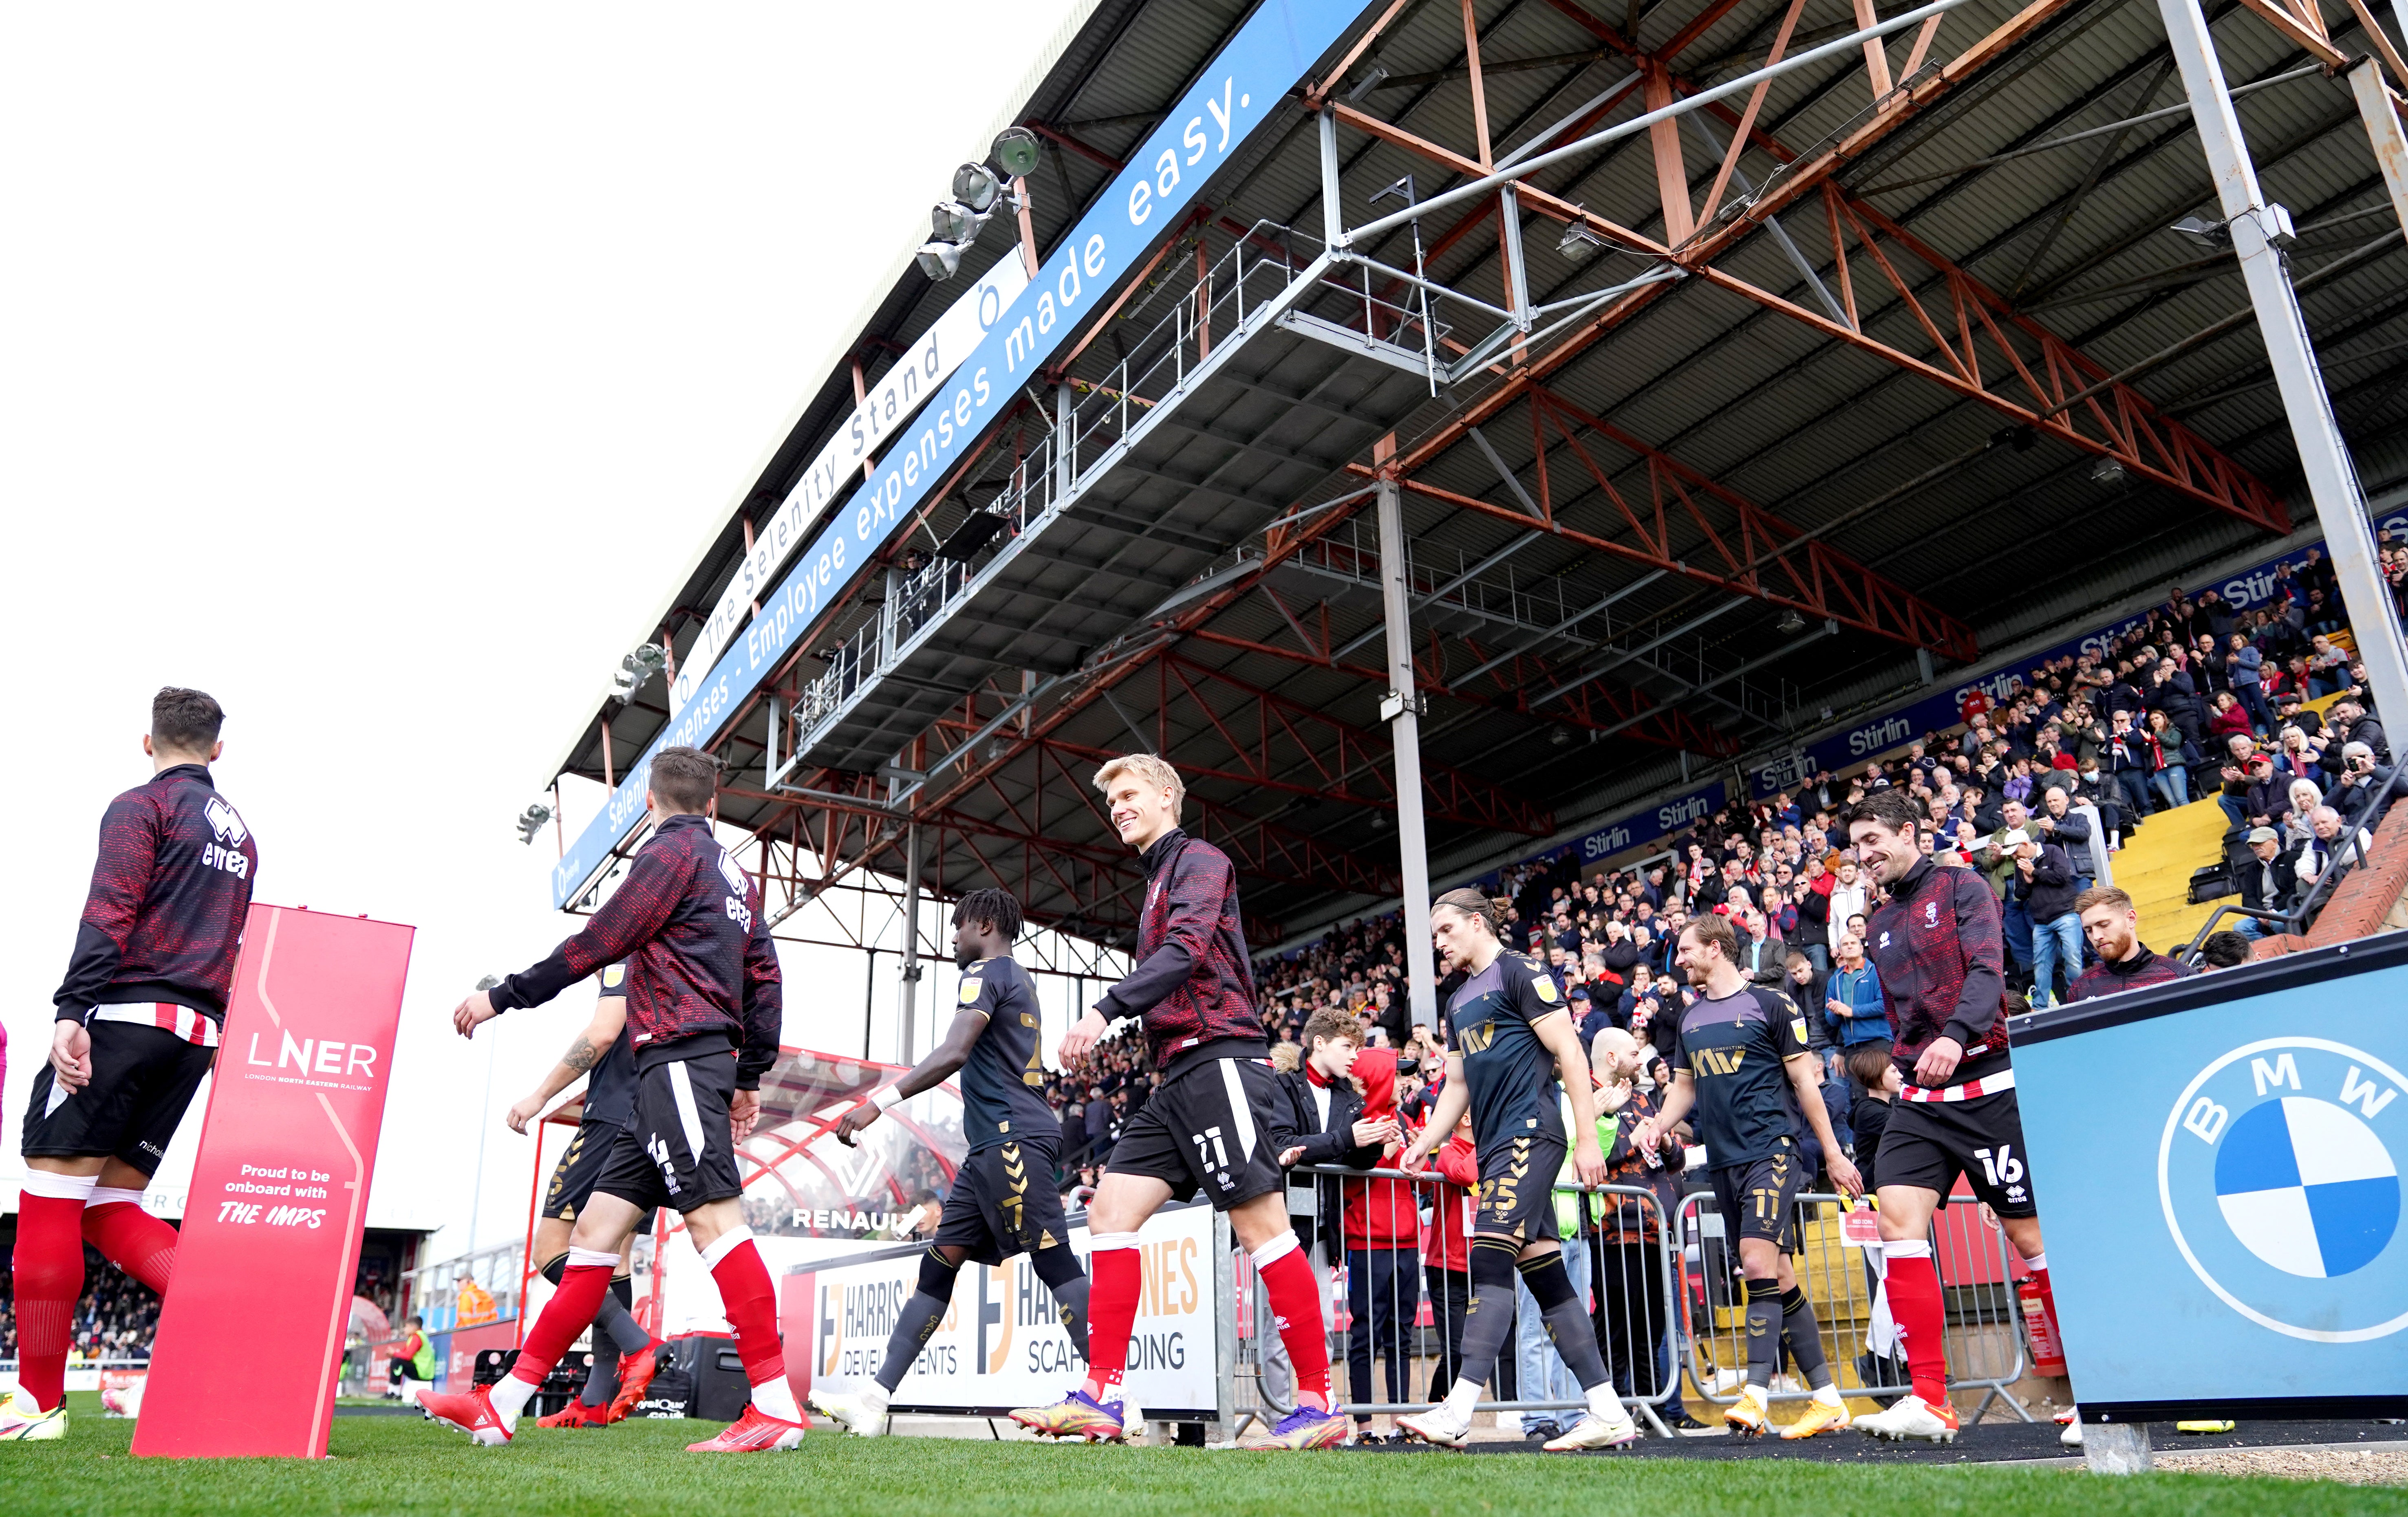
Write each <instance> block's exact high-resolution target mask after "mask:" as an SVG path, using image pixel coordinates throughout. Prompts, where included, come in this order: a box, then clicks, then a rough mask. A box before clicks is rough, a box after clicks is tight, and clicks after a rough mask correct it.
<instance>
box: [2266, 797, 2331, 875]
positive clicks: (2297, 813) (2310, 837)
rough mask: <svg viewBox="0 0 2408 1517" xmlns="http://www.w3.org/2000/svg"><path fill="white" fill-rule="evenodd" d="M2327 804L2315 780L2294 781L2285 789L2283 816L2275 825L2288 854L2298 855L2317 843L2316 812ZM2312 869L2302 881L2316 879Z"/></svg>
mask: <svg viewBox="0 0 2408 1517" xmlns="http://www.w3.org/2000/svg"><path fill="white" fill-rule="evenodd" d="M2324 803H2325V797H2324V793H2323V792H2322V791H2319V790H2318V789H2316V782H2315V780H2292V781H2291V782H2290V784H2288V785H2287V786H2286V787H2285V788H2284V810H2283V815H2282V816H2281V817H2280V818H2279V819H2277V820H2276V821H2275V823H2273V824H2274V825H2275V826H2277V827H2279V828H2280V829H2281V830H2282V834H2283V848H2284V851H2285V852H2290V853H2297V852H2299V851H2300V849H2302V848H2305V847H2307V846H2308V845H2309V844H2312V843H2314V842H2315V837H2316V832H2315V810H2316V808H2317V807H2319V806H2322V805H2323V804H2324ZM2301 878H2302V879H2313V878H2315V870H2313V869H2311V870H2309V871H2308V872H2307V874H2306V875H2304V876H2302V877H2301Z"/></svg>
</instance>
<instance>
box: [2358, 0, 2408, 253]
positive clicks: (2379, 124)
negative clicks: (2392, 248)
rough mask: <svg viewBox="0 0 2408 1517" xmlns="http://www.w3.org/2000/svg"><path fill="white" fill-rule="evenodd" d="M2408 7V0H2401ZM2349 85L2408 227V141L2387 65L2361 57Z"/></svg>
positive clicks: (2396, 210) (2393, 203) (2387, 188)
mask: <svg viewBox="0 0 2408 1517" xmlns="http://www.w3.org/2000/svg"><path fill="white" fill-rule="evenodd" d="M2401 5H2403V6H2408V0H2401ZM2349 87H2350V89H2351V91H2352V92H2353V93H2356V94H2357V96H2358V114H2359V115H2360V116H2362V117H2364V118H2365V119H2366V136H2367V141H2368V142H2369V143H2370V144H2371V145H2372V147H2373V149H2374V161H2375V162H2376V163H2377V164H2379V165H2382V168H2383V188H2384V190H2385V191H2386V193H2389V194H2390V196H2391V212H2392V214H2393V215H2395V216H2397V217H2399V218H2400V224H2401V226H2402V227H2408V141H2404V140H2402V134H2401V128H2400V112H2399V110H2398V109H2397V108H2396V107H2394V106H2393V105H2392V104H2391V95H2390V93H2389V92H2388V91H2386V90H2385V89H2384V87H2383V65H2382V64H2378V63H2376V62H2375V61H2374V60H2373V59H2372V58H2365V59H2361V60H2359V62H2358V66H2357V67H2355V68H2353V69H2351V70H2350V71H2349Z"/></svg>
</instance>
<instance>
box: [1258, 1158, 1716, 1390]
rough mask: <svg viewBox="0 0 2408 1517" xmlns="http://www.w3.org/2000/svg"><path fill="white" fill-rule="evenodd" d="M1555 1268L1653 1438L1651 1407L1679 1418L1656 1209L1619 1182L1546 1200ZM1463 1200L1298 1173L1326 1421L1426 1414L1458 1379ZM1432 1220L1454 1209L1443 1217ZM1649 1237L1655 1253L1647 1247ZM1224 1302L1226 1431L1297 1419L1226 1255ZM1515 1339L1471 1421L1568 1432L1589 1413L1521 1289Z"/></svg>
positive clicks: (1453, 1192) (1664, 1232)
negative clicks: (1552, 1203)
mask: <svg viewBox="0 0 2408 1517" xmlns="http://www.w3.org/2000/svg"><path fill="white" fill-rule="evenodd" d="M1553 1191H1554V1195H1555V1200H1556V1202H1557V1208H1556V1209H1557V1215H1558V1219H1559V1228H1560V1227H1561V1226H1562V1225H1564V1224H1566V1222H1567V1221H1568V1224H1569V1226H1570V1230H1571V1232H1572V1235H1573V1236H1571V1237H1570V1238H1562V1239H1561V1245H1562V1248H1563V1250H1564V1253H1565V1267H1566V1269H1567V1270H1568V1271H1569V1272H1570V1275H1571V1279H1572V1283H1573V1286H1574V1288H1575V1289H1577V1290H1579V1291H1580V1292H1581V1294H1582V1295H1583V1296H1584V1298H1585V1299H1587V1300H1588V1301H1589V1302H1590V1303H1591V1307H1592V1310H1591V1315H1590V1321H1591V1323H1592V1324H1594V1326H1595V1327H1596V1329H1597V1332H1598V1349H1599V1352H1601V1354H1602V1355H1603V1357H1604V1359H1605V1361H1606V1367H1607V1368H1608V1370H1609V1371H1610V1372H1611V1373H1612V1374H1613V1377H1614V1386H1615V1389H1616V1390H1617V1391H1618V1392H1619V1393H1620V1395H1621V1399H1622V1402H1623V1405H1624V1406H1626V1407H1627V1408H1629V1409H1630V1410H1631V1411H1632V1413H1633V1414H1634V1415H1635V1416H1638V1417H1641V1418H1642V1419H1644V1421H1645V1423H1646V1424H1648V1425H1649V1427H1650V1428H1651V1429H1652V1430H1653V1431H1654V1432H1655V1433H1656V1434H1657V1435H1658V1436H1661V1437H1668V1438H1669V1437H1670V1436H1671V1433H1670V1428H1668V1427H1667V1426H1666V1425H1665V1424H1664V1420H1663V1409H1665V1408H1666V1407H1667V1406H1668V1404H1670V1405H1671V1406H1672V1407H1673V1408H1674V1410H1673V1412H1672V1414H1673V1415H1678V1410H1677V1398H1678V1396H1679V1395H1680V1368H1681V1363H1682V1360H1681V1348H1680V1340H1681V1337H1682V1333H1683V1325H1684V1324H1683V1321H1682V1315H1681V1310H1680V1299H1681V1298H1680V1293H1679V1290H1678V1286H1677V1275H1676V1272H1675V1268H1674V1251H1673V1249H1672V1248H1671V1247H1670V1242H1671V1239H1672V1237H1673V1235H1672V1234H1671V1233H1670V1230H1669V1229H1668V1228H1667V1227H1666V1225H1665V1214H1664V1208H1663V1202H1662V1200H1661V1199H1660V1198H1659V1197H1658V1196H1657V1195H1656V1193H1655V1192H1653V1191H1650V1190H1647V1189H1645V1188H1643V1187H1639V1186H1630V1185H1606V1186H1599V1187H1597V1188H1595V1189H1586V1188H1584V1187H1581V1186H1577V1185H1557V1186H1555V1187H1553ZM1471 1194H1472V1193H1471V1191H1470V1190H1469V1189H1468V1188H1466V1187H1464V1186H1460V1185H1455V1184H1453V1183H1450V1182H1448V1181H1444V1180H1442V1179H1441V1178H1439V1177H1438V1176H1437V1175H1436V1174H1434V1173H1425V1174H1424V1175H1422V1176H1420V1177H1411V1176H1407V1175H1405V1174H1404V1173H1403V1172H1402V1171H1401V1170H1396V1169H1369V1170H1366V1169H1348V1168H1340V1167H1336V1166H1297V1167H1296V1168H1295V1169H1293V1170H1291V1171H1290V1176H1289V1183H1288V1192H1287V1199H1288V1212H1289V1215H1290V1217H1291V1218H1292V1219H1293V1220H1294V1221H1295V1223H1296V1224H1297V1237H1298V1238H1299V1239H1302V1240H1304V1241H1306V1242H1307V1244H1308V1245H1309V1246H1310V1248H1311V1249H1312V1264H1313V1269H1314V1273H1315V1274H1316V1275H1317V1276H1319V1278H1320V1279H1321V1281H1322V1282H1323V1286H1324V1295H1323V1303H1324V1322H1325V1324H1326V1328H1327V1331H1328V1333H1329V1335H1330V1369H1331V1388H1332V1390H1333V1392H1334V1393H1335V1394H1336V1395H1337V1396H1338V1398H1339V1399H1338V1402H1337V1405H1336V1407H1335V1409H1334V1410H1337V1411H1338V1412H1340V1414H1341V1415H1345V1416H1350V1417H1354V1418H1356V1419H1357V1420H1358V1422H1359V1421H1361V1420H1364V1419H1369V1418H1371V1417H1375V1416H1380V1415H1383V1414H1390V1415H1392V1414H1395V1413H1399V1412H1414V1411H1422V1410H1427V1409H1428V1408H1429V1407H1431V1406H1433V1405H1435V1404H1436V1403H1437V1402H1438V1401H1439V1400H1440V1399H1441V1398H1443V1397H1444V1396H1445V1395H1446V1392H1447V1388H1448V1387H1449V1386H1450V1385H1452V1384H1453V1383H1454V1382H1455V1367H1456V1358H1457V1355H1459V1353H1460V1352H1461V1349H1462V1337H1463V1313H1464V1309H1465V1308H1466V1307H1467V1306H1469V1303H1470V1295H1471V1285H1470V1276H1469V1252H1468V1249H1469V1238H1470V1235H1471V1229H1470V1227H1469V1204H1470V1200H1471ZM1441 1208H1449V1209H1453V1216H1452V1218H1450V1217H1449V1216H1448V1215H1447V1214H1446V1213H1445V1212H1443V1211H1441ZM1651 1238H1652V1241H1651V1240H1650V1239H1651ZM1230 1278H1231V1283H1232V1287H1233V1288H1232V1289H1231V1290H1230V1291H1229V1292H1228V1294H1227V1295H1225V1296H1223V1298H1222V1313H1223V1320H1222V1324H1221V1326H1222V1341H1223V1342H1224V1343H1225V1344H1226V1345H1229V1346H1230V1348H1229V1349H1228V1350H1225V1352H1224V1353H1223V1356H1222V1358H1223V1364H1224V1367H1225V1370H1224V1372H1225V1374H1226V1376H1227V1377H1228V1378H1227V1380H1226V1381H1225V1382H1224V1391H1223V1395H1222V1405H1223V1407H1224V1408H1225V1409H1226V1410H1227V1411H1228V1412H1229V1413H1230V1414H1231V1415H1230V1418H1229V1419H1228V1420H1226V1421H1225V1423H1224V1425H1225V1426H1226V1427H1229V1428H1230V1430H1231V1433H1232V1436H1234V1435H1235V1434H1236V1433H1238V1432H1241V1431H1243V1430H1244V1427H1245V1425H1246V1424H1247V1423H1248V1422H1249V1421H1259V1422H1262V1423H1265V1424H1269V1423H1273V1422H1276V1421H1277V1420H1278V1419H1279V1418H1280V1417H1282V1416H1284V1415H1285V1414H1286V1413H1287V1412H1288V1411H1290V1410H1293V1408H1294V1405H1295V1376H1294V1371H1293V1369H1292V1368H1291V1367H1290V1366H1289V1364H1288V1359H1287V1353H1286V1351H1285V1350H1284V1349H1283V1347H1282V1346H1281V1343H1280V1339H1279V1335H1278V1334H1277V1332H1276V1331H1273V1330H1270V1327H1269V1324H1270V1321H1271V1319H1270V1315H1269V1306H1268V1303H1267V1302H1266V1300H1265V1299H1264V1296H1263V1293H1262V1287H1261V1284H1260V1282H1259V1281H1257V1280H1256V1279H1255V1276H1254V1267H1253V1265H1252V1263H1251V1262H1250V1261H1249V1260H1248V1259H1247V1257H1246V1256H1245V1254H1244V1253H1243V1252H1241V1251H1240V1252H1235V1257H1234V1261H1233V1268H1232V1272H1231V1277H1230ZM1517 1295H1518V1296H1519V1309H1518V1310H1517V1311H1516V1313H1515V1328H1514V1332H1513V1333H1512V1335H1511V1336H1510V1337H1509V1338H1508V1339H1507V1342H1506V1346H1505V1348H1504V1350H1503V1351H1502V1352H1500V1353H1499V1354H1498V1374H1497V1378H1496V1379H1495V1380H1493V1381H1490V1383H1489V1386H1488V1393H1487V1395H1485V1396H1484V1398H1483V1399H1482V1401H1481V1402H1480V1404H1479V1410H1481V1411H1484V1412H1494V1413H1516V1414H1519V1415H1521V1416H1522V1417H1523V1418H1524V1420H1525V1425H1526V1426H1527V1425H1528V1423H1529V1421H1530V1420H1531V1419H1534V1418H1535V1419H1543V1420H1548V1421H1553V1422H1555V1423H1556V1424H1559V1425H1560V1426H1563V1427H1570V1425H1571V1424H1573V1423H1575V1422H1577V1421H1579V1419H1580V1415H1581V1413H1582V1412H1583V1411H1584V1410H1586V1402H1585V1401H1584V1398H1583V1396H1582V1395H1581V1390H1580V1385H1579V1382H1578V1381H1575V1380H1573V1379H1572V1377H1571V1374H1570V1371H1569V1370H1568V1369H1566V1368H1565V1367H1564V1365H1563V1362H1562V1360H1561V1358H1560V1357H1558V1356H1557V1354H1556V1352H1555V1347H1554V1345H1553V1344H1552V1343H1551V1342H1550V1341H1549V1340H1548V1338H1547V1335H1546V1332H1545V1330H1544V1328H1543V1326H1542V1325H1541V1324H1540V1322H1539V1320H1538V1314H1537V1309H1536V1305H1535V1303H1533V1302H1531V1301H1530V1300H1529V1299H1528V1295H1527V1289H1524V1290H1522V1291H1520V1292H1517Z"/></svg>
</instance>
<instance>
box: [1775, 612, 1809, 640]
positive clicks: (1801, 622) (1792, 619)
mask: <svg viewBox="0 0 2408 1517" xmlns="http://www.w3.org/2000/svg"><path fill="white" fill-rule="evenodd" d="M1774 625H1775V626H1778V627H1779V628H1780V629H1781V632H1782V635H1783V636H1784V637H1796V636H1798V634H1799V633H1801V632H1803V631H1805V630H1806V619H1805V618H1804V617H1802V616H1799V614H1798V608H1796V607H1795V606H1793V607H1791V608H1789V609H1788V610H1786V611H1784V612H1783V613H1781V620H1780V621H1779V622H1777V623H1774Z"/></svg>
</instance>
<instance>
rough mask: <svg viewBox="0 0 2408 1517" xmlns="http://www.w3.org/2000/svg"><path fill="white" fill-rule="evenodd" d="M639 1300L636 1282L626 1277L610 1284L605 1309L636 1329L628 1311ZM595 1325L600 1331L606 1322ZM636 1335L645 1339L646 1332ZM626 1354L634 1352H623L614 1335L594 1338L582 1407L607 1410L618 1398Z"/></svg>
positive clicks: (580, 1396) (639, 1330)
mask: <svg viewBox="0 0 2408 1517" xmlns="http://www.w3.org/2000/svg"><path fill="white" fill-rule="evenodd" d="M635 1298H636V1282H635V1281H632V1280H628V1279H627V1278H625V1277H624V1276H622V1277H620V1278H619V1279H617V1280H614V1281H611V1282H610V1290H609V1295H605V1296H603V1297H602V1306H603V1309H604V1310H605V1311H609V1310H612V1309H615V1310H616V1311H617V1312H618V1314H619V1316H620V1318H621V1319H622V1320H624V1322H626V1323H627V1324H628V1325H630V1326H634V1325H635V1321H636V1319H635V1318H634V1317H633V1316H631V1315H630V1314H629V1313H628V1311H627V1308H628V1306H629V1305H630V1304H631V1303H632V1302H633V1301H634V1300H635ZM594 1324H595V1326H596V1327H597V1328H598V1327H600V1326H601V1325H602V1318H601V1317H600V1316H599V1315H598V1314H597V1315H596V1316H595V1319H594ZM636 1331H637V1333H638V1335H642V1334H643V1331H644V1330H643V1329H642V1328H641V1327H637V1328H636ZM651 1341H652V1339H651V1338H650V1337H649V1336H646V1337H645V1338H644V1342H646V1343H649V1342H651ZM637 1347H638V1348H639V1349H640V1348H641V1347H643V1344H642V1343H638V1345H637ZM622 1352H630V1351H624V1350H622V1349H621V1347H620V1345H619V1341H618V1339H617V1338H615V1337H614V1336H613V1335H612V1334H610V1333H609V1332H607V1331H603V1332H596V1333H595V1335H594V1367H593V1368H592V1369H589V1370H587V1371H586V1372H585V1389H584V1390H582V1391H581V1392H579V1393H578V1395H577V1399H578V1401H579V1402H580V1403H581V1404H583V1405H585V1406H589V1407H607V1406H609V1404H610V1402H611V1400H612V1398H614V1397H615V1396H617V1395H618V1394H619V1358H620V1355H621V1354H622Z"/></svg>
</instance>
